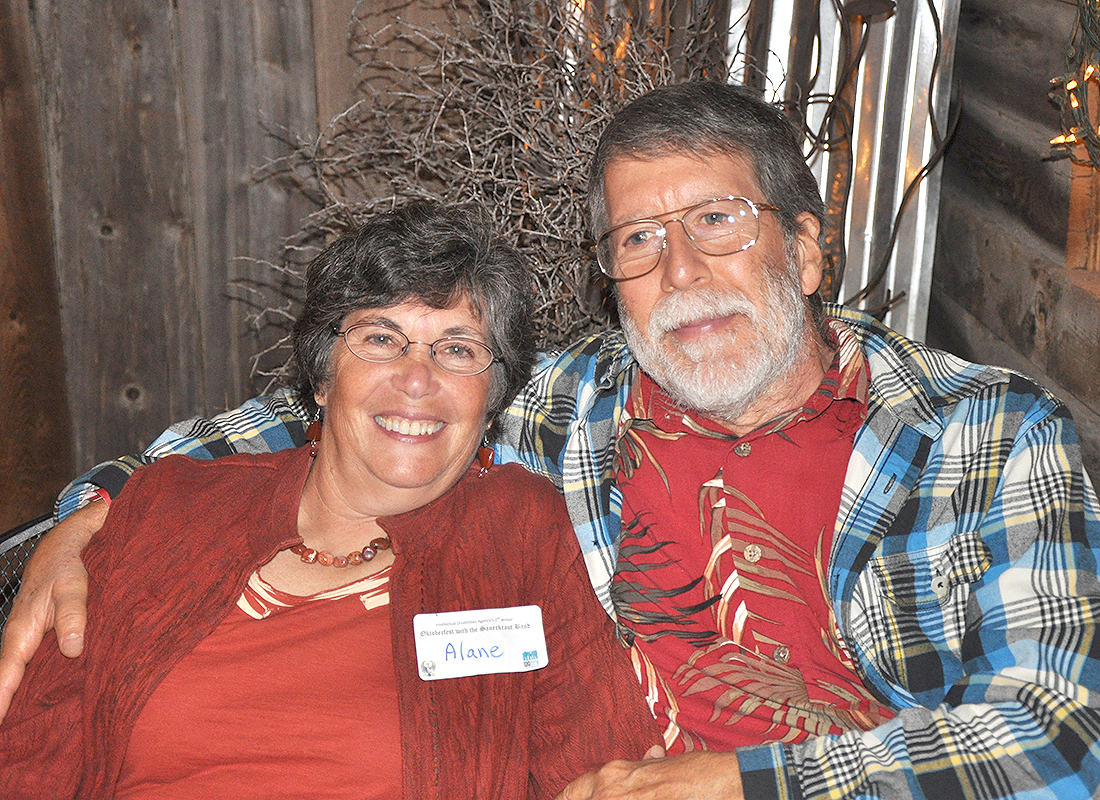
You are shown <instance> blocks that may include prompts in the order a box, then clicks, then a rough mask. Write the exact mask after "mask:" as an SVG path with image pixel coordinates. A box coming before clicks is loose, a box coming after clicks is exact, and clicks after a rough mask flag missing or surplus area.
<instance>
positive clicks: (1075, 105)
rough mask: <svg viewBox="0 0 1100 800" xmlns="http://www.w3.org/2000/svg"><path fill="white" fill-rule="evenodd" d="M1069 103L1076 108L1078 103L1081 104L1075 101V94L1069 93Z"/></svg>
mask: <svg viewBox="0 0 1100 800" xmlns="http://www.w3.org/2000/svg"><path fill="white" fill-rule="evenodd" d="M1069 104H1070V105H1071V106H1073V107H1074V108H1077V107H1078V106H1079V105H1081V104H1080V103H1079V102H1077V95H1075V94H1071V95H1070V96H1069Z"/></svg>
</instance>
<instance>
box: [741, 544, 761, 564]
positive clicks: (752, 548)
mask: <svg viewBox="0 0 1100 800" xmlns="http://www.w3.org/2000/svg"><path fill="white" fill-rule="evenodd" d="M762 555H764V551H763V550H761V549H760V545H758V544H750V545H749V546H748V547H746V548H745V560H746V561H748V562H749V563H750V564H755V563H756V562H757V561H759V560H760V557H761V556H762Z"/></svg>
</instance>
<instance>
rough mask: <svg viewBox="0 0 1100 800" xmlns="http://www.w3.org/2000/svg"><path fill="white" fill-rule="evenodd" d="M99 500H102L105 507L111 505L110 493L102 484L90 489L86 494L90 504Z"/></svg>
mask: <svg viewBox="0 0 1100 800" xmlns="http://www.w3.org/2000/svg"><path fill="white" fill-rule="evenodd" d="M99 500H102V501H103V502H104V503H106V504H107V508H110V507H111V495H110V494H109V493H108V492H107V490H106V489H104V488H103V487H102V486H97V487H95V489H93V490H92V492H91V494H90V495H89V496H88V504H89V505H91V504H92V503H95V502H97V501H99Z"/></svg>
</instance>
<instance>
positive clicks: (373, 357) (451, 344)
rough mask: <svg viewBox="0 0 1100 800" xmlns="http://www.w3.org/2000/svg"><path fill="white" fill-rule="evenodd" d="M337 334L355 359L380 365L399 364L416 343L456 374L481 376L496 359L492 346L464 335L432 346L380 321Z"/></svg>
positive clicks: (443, 339)
mask: <svg viewBox="0 0 1100 800" xmlns="http://www.w3.org/2000/svg"><path fill="white" fill-rule="evenodd" d="M333 333H334V334H335V335H336V336H340V337H343V339H344V344H346V345H347V346H348V350H350V351H351V354H352V355H353V356H355V357H356V358H360V359H362V360H363V361H372V362H374V363H376V364H385V363H386V362H387V361H396V360H397V359H399V358H401V356H403V355H405V353H407V352H409V346H410V345H414V344H422V345H425V346H427V347H428V348H429V352H430V353H431V355H432V361H434V362H435V363H436V364H437V365H438V366H439V368H440V369H441V370H443V371H444V372H449V373H451V374H452V375H478V374H480V373H482V372H484V371H485V370H487V369H489V367H490V366H492V363H493V361H495V360H496V356H495V355H494V354H493V351H492V350H491V349H490V348H489V346H488V345H486V344H483V343H481V342H479V341H477V340H476V339H466V338H464V337H462V336H447V337H444V338H442V339H437V340H436V341H434V342H432V343H430V344H429V343H428V342H413V341H409V337H408V336H406V335H405V334H403V333H401V331H398V330H394V329H393V328H390V327H388V326H386V325H380V324H378V323H376V322H360V323H359V324H358V325H352V326H351V327H350V328H347V329H345V330H342V331H341V330H336V329H334V330H333Z"/></svg>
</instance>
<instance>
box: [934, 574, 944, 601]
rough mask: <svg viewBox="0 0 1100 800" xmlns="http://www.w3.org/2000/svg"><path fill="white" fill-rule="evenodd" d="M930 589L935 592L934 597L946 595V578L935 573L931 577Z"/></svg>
mask: <svg viewBox="0 0 1100 800" xmlns="http://www.w3.org/2000/svg"><path fill="white" fill-rule="evenodd" d="M932 591H933V592H935V593H936V597H946V596H947V578H945V577H944V576H943V575H937V576H936V577H934V578H933V579H932Z"/></svg>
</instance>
